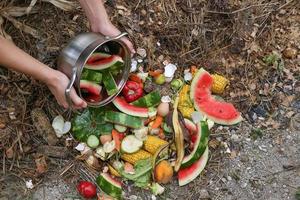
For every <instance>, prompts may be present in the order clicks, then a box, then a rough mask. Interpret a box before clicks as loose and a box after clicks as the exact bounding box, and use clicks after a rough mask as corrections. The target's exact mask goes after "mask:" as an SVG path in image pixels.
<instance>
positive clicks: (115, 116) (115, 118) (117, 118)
mask: <svg viewBox="0 0 300 200" xmlns="http://www.w3.org/2000/svg"><path fill="white" fill-rule="evenodd" d="M104 119H105V121H106V122H110V123H113V124H118V125H121V126H126V127H129V128H133V129H138V128H141V127H142V126H143V120H142V119H141V118H139V117H134V116H130V115H127V114H125V113H121V112H115V111H107V112H105V116H104Z"/></svg>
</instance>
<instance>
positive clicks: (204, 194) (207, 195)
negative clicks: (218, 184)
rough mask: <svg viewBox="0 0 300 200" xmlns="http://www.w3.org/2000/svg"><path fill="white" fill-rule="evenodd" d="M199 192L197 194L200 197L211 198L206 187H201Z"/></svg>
mask: <svg viewBox="0 0 300 200" xmlns="http://www.w3.org/2000/svg"><path fill="white" fill-rule="evenodd" d="M199 193H200V195H199V196H200V199H210V198H211V197H210V195H209V193H208V191H207V190H206V189H201V190H200V192H199Z"/></svg>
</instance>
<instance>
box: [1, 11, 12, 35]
mask: <svg viewBox="0 0 300 200" xmlns="http://www.w3.org/2000/svg"><path fill="white" fill-rule="evenodd" d="M3 23H4V19H3V17H1V16H0V35H2V36H3V37H4V38H5V39H7V40H11V41H12V38H11V36H10V35H9V34H7V33H6V32H5V30H4V28H3Z"/></svg>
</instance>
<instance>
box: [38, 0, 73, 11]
mask: <svg viewBox="0 0 300 200" xmlns="http://www.w3.org/2000/svg"><path fill="white" fill-rule="evenodd" d="M42 1H43V2H48V3H51V4H53V5H54V6H56V7H58V8H60V9H62V10H64V11H71V10H73V9H75V8H76V7H77V6H78V4H77V3H76V2H75V1H67V0H42Z"/></svg>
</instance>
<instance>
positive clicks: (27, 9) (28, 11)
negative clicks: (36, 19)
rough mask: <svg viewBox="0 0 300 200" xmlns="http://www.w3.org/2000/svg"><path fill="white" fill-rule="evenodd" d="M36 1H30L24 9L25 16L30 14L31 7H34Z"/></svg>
mask: <svg viewBox="0 0 300 200" xmlns="http://www.w3.org/2000/svg"><path fill="white" fill-rule="evenodd" d="M36 2H37V0H31V2H30V4H29V6H28V7H27V8H26V14H28V13H30V12H31V10H32V9H33V7H34V6H35V4H36Z"/></svg>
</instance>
